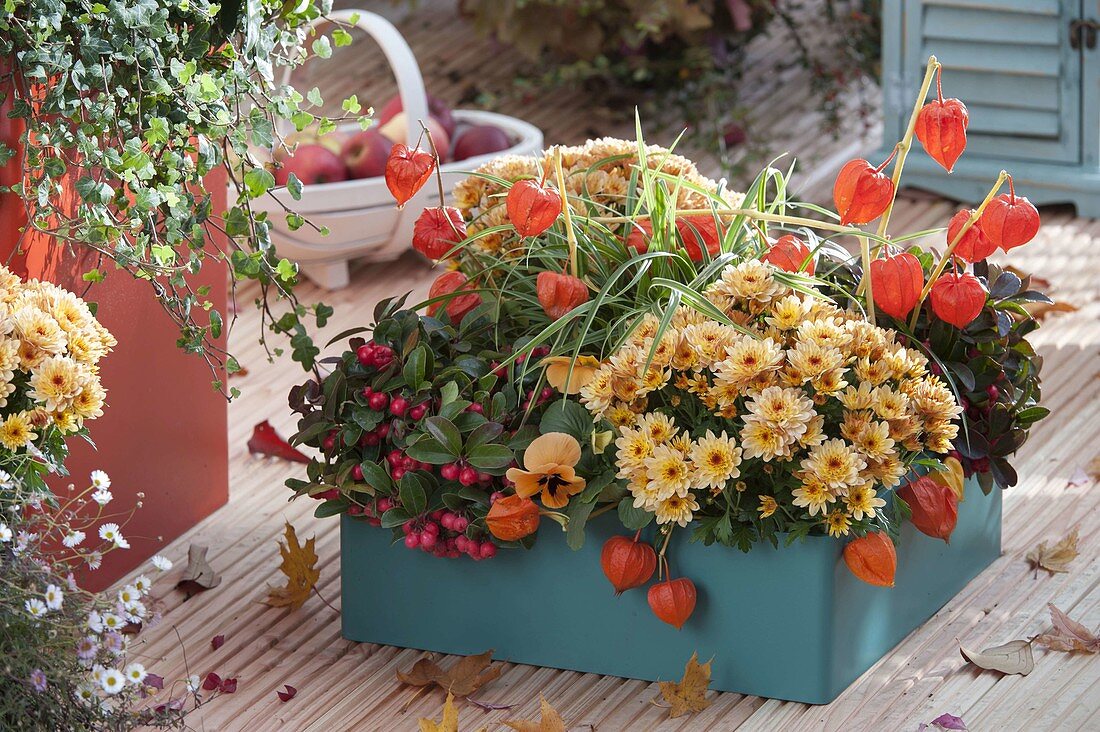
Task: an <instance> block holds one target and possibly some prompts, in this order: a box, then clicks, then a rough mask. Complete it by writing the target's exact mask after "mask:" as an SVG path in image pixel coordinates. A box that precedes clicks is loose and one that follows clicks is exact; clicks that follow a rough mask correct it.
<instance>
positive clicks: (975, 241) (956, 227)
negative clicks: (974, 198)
mask: <svg viewBox="0 0 1100 732" xmlns="http://www.w3.org/2000/svg"><path fill="white" fill-rule="evenodd" d="M973 214H974V209H969V210H967V209H963V210H962V211H959V212H958V213H957V214H955V215H954V216H952V217H951V222H950V223H949V224H948V225H947V244H948V246H950V245H951V242H953V241H955V238H956V237H957V236H958V235H959V232H960V231H962V227H963V226H965V225H966V222H967V221H968V220H969V219H970V217H971V216H972V215H973ZM981 224H982V222H981V219H978V220H977V221H975V222H974V224H973V225H972V226H971V227H970V228H969V229H967V230H966V233H965V234H963V236H962V239H959V243H958V244H956V245H955V256H958V257H961V258H962V259H965V260H966V261H968V262H980V261H982V260H983V259H985V258H986V257H988V256H989V255H990V254H992V253H993V252H995V251H997V245H996V244H994V243H993V242H991V241H990V240H989V237H987V236H986V235H985V231H983V230H982V225H981Z"/></svg>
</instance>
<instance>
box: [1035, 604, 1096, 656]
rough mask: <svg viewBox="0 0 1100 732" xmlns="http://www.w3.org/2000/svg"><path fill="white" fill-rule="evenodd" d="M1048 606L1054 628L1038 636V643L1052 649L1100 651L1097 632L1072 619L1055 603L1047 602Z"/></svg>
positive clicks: (1071, 651) (1068, 651) (1036, 639)
mask: <svg viewBox="0 0 1100 732" xmlns="http://www.w3.org/2000/svg"><path fill="white" fill-rule="evenodd" d="M1047 607H1048V608H1049V609H1050V623H1051V625H1053V626H1054V630H1053V631H1051V632H1050V633H1043V634H1042V635H1039V636H1037V637H1036V638H1035V642H1036V643H1038V644H1040V645H1043V646H1046V647H1047V648H1049V649H1051V650H1052V651H1065V652H1067V653H1073V652H1074V651H1083V652H1085V653H1100V638H1098V637H1097V636H1096V634H1095V633H1093V632H1092V631H1090V630H1089V629H1088V628H1086V627H1085V626H1084V625H1081V623H1078V622H1077V621H1076V620H1072V619H1071V618H1070V617H1069V616H1068V615H1066V614H1065V613H1064V612H1062V611H1061V610H1059V609H1058V608H1056V607H1054V605H1053V604H1051V603H1047Z"/></svg>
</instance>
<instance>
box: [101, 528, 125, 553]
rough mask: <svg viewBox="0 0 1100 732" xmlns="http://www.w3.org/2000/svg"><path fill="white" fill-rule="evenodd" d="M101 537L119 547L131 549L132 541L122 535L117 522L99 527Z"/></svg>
mask: <svg viewBox="0 0 1100 732" xmlns="http://www.w3.org/2000/svg"><path fill="white" fill-rule="evenodd" d="M99 538H100V539H103V540H104V541H110V542H112V543H114V545H115V546H116V547H118V548H119V549H129V548H130V543H129V542H128V541H126V539H125V538H124V537H123V536H122V532H121V531H120V530H119V528H118V524H116V523H107V524H103V525H102V526H100V527H99Z"/></svg>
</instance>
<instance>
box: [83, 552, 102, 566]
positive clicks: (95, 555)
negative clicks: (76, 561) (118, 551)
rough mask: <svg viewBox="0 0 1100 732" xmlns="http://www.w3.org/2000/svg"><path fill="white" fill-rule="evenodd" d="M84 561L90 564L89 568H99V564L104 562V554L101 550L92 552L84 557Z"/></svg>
mask: <svg viewBox="0 0 1100 732" xmlns="http://www.w3.org/2000/svg"><path fill="white" fill-rule="evenodd" d="M84 563H85V564H87V565H88V569H99V565H100V564H102V563H103V555H102V554H100V553H99V552H92V553H91V554H89V555H88V556H86V557H84Z"/></svg>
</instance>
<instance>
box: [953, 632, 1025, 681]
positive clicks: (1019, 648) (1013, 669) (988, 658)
mask: <svg viewBox="0 0 1100 732" xmlns="http://www.w3.org/2000/svg"><path fill="white" fill-rule="evenodd" d="M959 651H960V652H961V653H962V657H963V658H965V659H966V660H967V661H970V663H972V664H974V665H975V666H977V667H978V668H983V669H986V670H987V671H1000V672H1001V673H1003V674H1019V675H1020V676H1027V675H1028V674H1029V673H1031V670H1032V669H1034V668H1035V658H1034V656H1032V655H1031V644H1030V643H1028V642H1027V641H1025V640H1014V641H1009V642H1008V643H1005V644H1004V645H1001V646H993V647H992V648H986V649H985V650H984V651H981V652H976V651H971V650H969V649H968V648H967V647H966V646H964V645H963V644H961V643H960V644H959Z"/></svg>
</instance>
